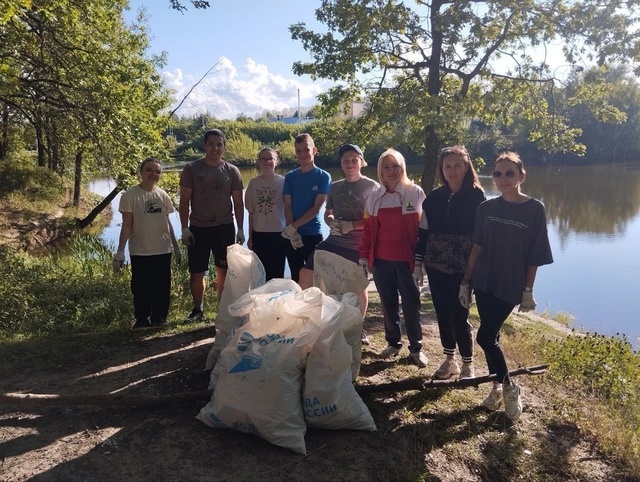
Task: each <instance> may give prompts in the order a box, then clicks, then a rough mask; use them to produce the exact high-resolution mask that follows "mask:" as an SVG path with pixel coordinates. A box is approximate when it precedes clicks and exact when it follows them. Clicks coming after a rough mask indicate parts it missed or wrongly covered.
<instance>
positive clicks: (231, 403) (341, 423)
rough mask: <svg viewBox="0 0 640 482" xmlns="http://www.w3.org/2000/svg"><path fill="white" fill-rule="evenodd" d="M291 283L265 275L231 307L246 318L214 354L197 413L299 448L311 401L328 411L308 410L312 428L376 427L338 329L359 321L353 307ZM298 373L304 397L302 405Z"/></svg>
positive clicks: (303, 449) (212, 421)
mask: <svg viewBox="0 0 640 482" xmlns="http://www.w3.org/2000/svg"><path fill="white" fill-rule="evenodd" d="M295 287H297V285H296V284H295V283H293V282H292V281H290V280H281V279H280V280H271V281H269V282H268V283H267V284H265V285H264V286H262V287H260V288H258V289H256V290H253V291H251V292H249V293H247V294H246V295H244V296H242V297H241V298H240V299H238V300H237V302H236V303H233V304H232V305H231V306H230V307H229V311H230V313H231V315H233V316H235V317H237V318H240V319H243V320H244V323H243V324H242V325H241V326H239V327H238V328H237V329H236V331H235V333H234V334H233V335H232V336H231V338H230V339H229V343H228V344H227V345H226V346H225V348H224V349H223V350H222V352H221V353H220V357H219V359H218V362H217V364H216V366H215V368H214V372H215V373H216V376H215V377H214V376H213V375H212V382H213V383H214V385H215V388H214V391H213V395H212V397H211V401H210V402H209V403H208V404H207V405H206V406H205V407H203V408H202V410H201V411H200V413H199V414H198V416H197V418H198V419H199V420H201V421H202V422H204V423H206V424H207V425H209V426H211V427H215V428H222V427H226V428H234V429H236V430H240V431H242V432H246V433H252V434H256V435H259V436H261V437H263V438H264V439H266V440H268V441H270V442H271V443H274V444H276V445H279V446H282V447H286V448H289V449H291V450H293V451H295V452H298V453H301V454H304V453H306V447H305V443H304V434H305V432H306V427H307V422H305V410H307V411H308V410H309V408H306V406H307V405H314V404H316V401H317V404H318V405H322V406H324V407H325V409H324V411H325V412H327V413H325V416H320V415H319V414H320V413H321V412H322V411H323V409H322V408H320V409H319V410H320V411H319V412H314V410H315V409H313V408H311V410H312V411H311V412H310V414H311V415H312V416H313V418H315V420H314V421H313V422H312V423H311V425H312V426H314V427H322V428H336V429H337V428H360V429H364V430H375V425H374V424H373V420H372V419H371V415H370V413H369V411H368V409H367V407H366V405H364V403H363V402H362V400H361V399H360V397H359V396H358V395H357V393H356V392H355V389H354V388H353V385H352V384H351V378H352V372H351V348H350V347H349V345H348V344H347V342H346V339H345V337H344V333H343V330H344V329H345V328H346V327H347V324H348V323H351V324H353V323H354V321H353V320H356V321H355V323H356V324H357V323H358V318H354V317H353V313H354V311H353V310H355V312H356V313H358V314H359V310H358V309H357V308H356V307H355V306H351V305H347V304H344V303H341V302H339V301H336V300H333V299H332V298H330V297H328V296H326V295H324V294H323V293H322V292H321V291H320V290H319V289H317V288H309V289H308V290H305V291H300V289H299V287H298V288H297V289H295ZM348 320H352V321H348ZM359 323H360V326H361V324H362V317H361V316H360V318H359ZM328 357H332V358H333V357H335V360H333V359H331V360H329V359H328ZM310 364H312V366H311V365H310ZM307 372H308V373H309V374H308V375H307ZM214 378H215V380H214ZM303 379H305V380H306V381H305V398H308V399H309V400H310V401H309V402H306V401H305V402H304V405H303V396H302V384H303ZM303 407H304V409H303ZM326 407H329V408H326ZM316 413H317V414H318V416H315V414H316ZM326 415H328V416H326ZM309 418H311V417H307V421H308V420H309Z"/></svg>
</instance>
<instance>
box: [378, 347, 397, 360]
mask: <svg viewBox="0 0 640 482" xmlns="http://www.w3.org/2000/svg"><path fill="white" fill-rule="evenodd" d="M399 351H400V348H396V347H395V346H393V345H389V346H388V347H386V348H385V349H384V350H382V351H381V352H380V358H391V357H393V356H396V355H397V354H398V352H399Z"/></svg>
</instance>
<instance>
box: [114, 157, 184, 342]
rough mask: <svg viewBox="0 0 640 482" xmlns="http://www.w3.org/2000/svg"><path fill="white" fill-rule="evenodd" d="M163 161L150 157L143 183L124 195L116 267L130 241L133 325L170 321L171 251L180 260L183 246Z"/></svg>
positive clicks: (144, 167)
mask: <svg viewBox="0 0 640 482" xmlns="http://www.w3.org/2000/svg"><path fill="white" fill-rule="evenodd" d="M161 176H162V164H161V163H160V161H159V160H157V159H155V158H153V157H149V158H147V159H145V160H144V161H142V164H141V165H140V184H138V185H137V186H133V187H132V188H130V189H128V190H127V191H125V192H124V193H123V194H122V197H121V198H120V206H119V209H118V210H119V211H120V212H121V213H122V228H121V229H120V238H119V241H118V251H117V252H116V254H115V255H114V257H113V267H114V270H115V271H119V270H120V268H122V266H123V265H124V247H125V245H126V244H127V242H129V255H130V257H131V292H132V293H133V308H134V313H135V319H136V322H135V324H134V325H133V328H134V329H136V328H145V327H147V326H159V325H162V324H164V323H165V322H166V319H167V313H168V312H169V299H170V295H171V252H172V251H175V254H176V259H177V261H178V263H179V262H180V259H181V255H180V248H179V246H178V243H177V241H176V238H175V236H174V233H173V228H172V227H171V223H170V222H169V214H171V213H172V212H173V211H174V209H173V203H172V202H171V199H170V198H169V196H168V195H167V193H166V192H164V191H163V190H162V189H160V188H159V187H157V184H158V181H159V180H160V177H161Z"/></svg>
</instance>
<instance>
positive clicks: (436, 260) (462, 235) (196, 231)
mask: <svg viewBox="0 0 640 482" xmlns="http://www.w3.org/2000/svg"><path fill="white" fill-rule="evenodd" d="M225 144H226V137H225V134H224V133H223V132H222V131H221V130H219V129H213V130H210V131H207V132H206V133H205V135H204V148H205V156H204V157H203V158H202V159H200V160H198V161H195V162H193V163H191V164H188V165H187V166H186V167H185V168H184V170H183V171H182V174H181V177H180V204H179V208H178V211H179V214H180V222H181V224H182V242H183V243H184V244H185V245H187V247H188V259H189V272H190V287H191V294H192V298H193V309H192V311H191V313H190V314H189V316H188V317H187V318H186V321H188V322H195V321H199V320H201V319H203V316H204V315H203V313H204V309H203V298H204V293H205V288H206V286H205V273H206V272H207V270H208V269H209V261H210V255H211V254H213V257H214V263H215V269H216V283H217V293H218V295H220V294H221V292H222V289H223V287H224V279H225V276H226V270H227V261H226V249H227V247H228V246H229V245H231V244H233V243H240V244H243V243H244V242H245V235H244V232H243V229H242V226H243V222H244V211H245V208H246V210H247V212H248V215H249V218H248V224H249V233H248V238H247V240H246V241H247V247H248V248H249V249H251V250H253V251H254V252H255V253H256V255H257V256H258V257H259V258H260V260H261V261H262V263H263V265H264V268H265V272H266V278H267V280H269V279H272V278H282V277H284V273H285V260H286V261H287V263H288V265H289V268H290V271H291V278H292V279H293V280H294V281H296V282H297V283H298V284H299V285H300V286H301V287H302V288H303V289H305V288H308V287H310V286H312V285H313V270H314V253H315V252H316V251H321V250H324V251H328V252H330V253H334V254H336V255H338V256H339V257H341V258H343V259H344V260H345V263H354V264H357V265H359V266H360V267H361V268H362V269H363V270H364V272H365V274H366V275H367V276H369V275H372V277H373V281H374V283H375V287H376V289H377V291H378V293H379V295H380V301H381V305H382V310H383V314H384V331H385V340H386V342H387V346H386V347H385V348H384V349H383V350H382V351H381V352H380V354H379V356H380V357H381V358H385V359H389V358H394V357H396V356H397V355H398V354H399V353H400V350H401V348H402V325H401V321H400V320H401V318H400V307H402V314H403V319H404V328H405V332H406V337H407V339H408V348H409V360H410V361H411V362H412V363H413V364H415V365H417V366H418V367H420V368H424V367H426V366H427V363H428V360H427V357H426V355H425V354H424V352H423V350H422V327H421V323H420V309H421V304H420V287H421V286H422V284H423V280H424V274H425V272H426V276H427V279H428V282H429V288H430V291H431V297H432V301H433V305H434V309H435V313H436V317H437V322H438V328H439V333H440V341H441V344H442V347H443V354H444V361H443V362H442V363H441V365H440V366H439V367H438V368H437V369H436V370H435V371H434V373H433V375H432V377H433V378H436V379H448V378H450V377H458V378H473V377H474V376H475V370H474V365H473V355H474V349H473V347H474V343H473V327H472V325H471V323H469V307H470V304H471V296H472V292H473V293H474V294H475V299H476V303H477V308H478V313H479V316H480V327H479V329H478V332H477V341H478V345H479V346H480V347H481V348H482V349H483V351H484V354H485V358H486V361H487V366H488V368H489V373H490V374H491V375H495V377H496V378H495V381H494V384H493V387H492V389H491V392H490V393H489V395H488V396H487V397H486V398H485V399H484V400H483V401H482V405H483V406H485V407H487V408H488V409H490V410H498V409H499V408H500V406H501V405H502V404H504V407H505V412H506V414H507V415H508V416H509V417H510V418H511V419H513V420H517V419H518V418H519V416H520V414H521V412H522V402H521V398H520V388H519V387H518V386H517V385H516V384H514V383H513V382H512V381H511V380H510V378H509V371H508V368H507V364H506V360H505V357H504V353H503V352H502V349H501V347H500V330H501V327H502V325H503V323H504V322H505V320H506V319H507V317H508V316H509V314H510V313H511V312H512V311H513V309H514V308H515V306H516V305H519V310H520V311H523V312H524V311H530V310H533V309H535V307H536V304H535V300H534V297H533V285H534V281H535V277H536V271H537V268H538V266H542V265H545V264H549V263H552V262H553V258H552V255H551V249H550V245H549V240H548V236H547V227H546V219H545V210H544V205H543V204H542V203H541V202H540V201H538V200H537V199H535V198H532V197H530V196H528V195H526V194H524V193H523V192H522V190H521V184H522V183H523V182H524V180H525V177H526V171H525V168H524V165H523V163H522V161H521V159H520V157H519V156H518V154H517V153H515V152H510V151H506V152H502V153H500V154H499V155H498V157H497V159H496V161H495V163H494V165H493V172H492V176H493V181H494V183H495V185H496V187H497V188H498V190H499V191H500V193H501V195H500V196H498V197H497V198H494V199H490V200H486V197H485V193H484V191H483V189H482V187H481V185H480V182H479V180H478V175H477V173H476V171H475V169H474V166H473V163H472V159H471V156H470V155H469V153H468V152H467V150H466V149H465V148H464V147H463V146H453V147H447V148H445V149H443V150H442V152H441V155H440V160H439V163H438V177H439V180H440V184H441V185H440V186H439V187H438V188H436V189H434V190H433V191H431V192H430V193H429V194H428V195H425V193H424V191H423V190H422V188H421V187H420V186H418V185H417V184H415V183H414V182H413V181H411V180H410V179H409V177H408V176H407V168H406V162H405V159H404V157H403V155H402V154H401V153H400V152H398V151H396V150H394V149H388V150H386V151H385V152H383V153H382V155H381V156H380V158H379V159H378V164H377V174H378V182H376V181H374V180H372V179H369V178H368V177H366V176H364V175H363V174H362V168H363V167H364V166H366V165H367V164H366V161H365V159H364V155H363V152H362V150H361V149H360V147H358V146H357V145H355V144H345V145H343V146H341V147H340V148H339V150H338V156H339V158H340V163H341V167H342V170H343V172H344V174H345V178H344V179H341V180H339V181H337V182H333V183H332V182H331V176H330V175H329V173H327V172H326V171H324V170H323V169H321V168H319V167H317V166H316V165H315V161H314V157H315V155H316V153H317V149H316V146H315V143H314V141H313V138H312V137H311V136H310V135H309V134H307V133H302V134H300V135H298V136H297V137H296V139H295V141H294V146H295V155H296V158H297V160H298V163H299V167H298V168H296V169H294V170H292V171H290V172H288V173H287V174H286V175H285V176H281V175H279V174H277V173H276V172H275V168H276V166H277V165H278V154H277V152H276V151H275V150H274V149H271V148H264V149H262V150H261V151H260V152H259V153H258V160H257V162H258V167H259V169H260V174H259V175H258V176H256V177H254V178H253V179H251V180H250V181H249V184H248V186H247V189H246V192H245V195H244V198H243V183H242V179H241V177H240V172H239V170H238V168H237V167H235V166H234V165H233V164H230V163H227V162H226V161H224V160H223V159H222V156H223V153H224V149H225ZM140 172H141V182H140V184H139V185H138V186H135V187H133V188H131V189H129V190H127V191H126V192H125V193H124V194H123V196H122V200H121V202H120V211H121V212H122V215H123V224H122V230H121V234H120V239H119V244H118V251H117V253H116V255H115V256H114V266H116V267H121V266H122V264H123V263H124V248H125V245H126V243H127V241H129V252H130V257H131V268H132V280H131V289H132V292H133V297H134V311H135V317H136V322H135V325H134V327H135V328H139V327H144V326H149V325H159V324H162V323H164V322H165V319H166V316H167V311H168V307H169V291H170V261H171V252H172V251H173V252H174V253H175V255H176V256H180V250H179V246H178V244H177V242H176V238H175V236H174V233H173V229H172V228H171V223H170V222H169V219H168V215H169V214H170V213H171V212H173V206H172V204H171V201H170V199H169V197H168V196H167V194H166V193H165V192H164V191H162V190H161V189H160V188H158V187H157V182H158V181H159V179H160V175H161V174H162V165H161V163H160V162H159V161H158V160H157V159H154V158H149V159H145V160H144V161H143V162H142V165H141V169H140ZM325 203H326V208H325V211H324V222H325V223H326V224H327V225H328V226H329V229H330V234H329V236H328V237H327V239H324V240H323V236H322V229H321V228H322V224H321V219H320V212H321V210H322V207H323V205H325ZM234 220H235V223H236V225H237V226H238V229H237V232H236V229H235V227H234ZM358 295H359V300H360V306H361V310H362V314H363V316H364V315H365V313H366V310H367V302H368V298H367V291H366V290H364V291H363V292H361V293H359V294H358ZM363 343H368V339H367V337H366V334H365V333H364V332H363ZM456 349H457V350H458V351H459V356H460V359H461V364H459V363H458V362H457V361H456V359H455V354H456Z"/></svg>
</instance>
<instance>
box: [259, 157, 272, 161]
mask: <svg viewBox="0 0 640 482" xmlns="http://www.w3.org/2000/svg"><path fill="white" fill-rule="evenodd" d="M258 160H259V161H273V160H274V159H273V157H259V158H258Z"/></svg>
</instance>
